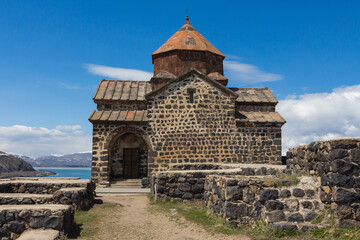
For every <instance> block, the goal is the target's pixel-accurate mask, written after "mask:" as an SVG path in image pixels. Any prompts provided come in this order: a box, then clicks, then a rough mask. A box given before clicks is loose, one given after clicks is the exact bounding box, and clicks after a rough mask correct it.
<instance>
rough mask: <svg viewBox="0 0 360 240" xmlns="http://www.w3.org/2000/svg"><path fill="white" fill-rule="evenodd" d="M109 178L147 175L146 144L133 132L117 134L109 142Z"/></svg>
mask: <svg viewBox="0 0 360 240" xmlns="http://www.w3.org/2000/svg"><path fill="white" fill-rule="evenodd" d="M109 150H110V158H109V161H110V162H109V163H110V164H109V165H110V180H115V179H126V178H142V177H146V176H147V169H148V167H147V165H148V162H147V152H148V150H147V146H146V143H145V141H144V139H143V138H142V137H140V136H138V135H136V134H134V133H124V134H119V136H118V137H116V138H115V139H114V140H113V141H112V143H111V144H110V148H109Z"/></svg>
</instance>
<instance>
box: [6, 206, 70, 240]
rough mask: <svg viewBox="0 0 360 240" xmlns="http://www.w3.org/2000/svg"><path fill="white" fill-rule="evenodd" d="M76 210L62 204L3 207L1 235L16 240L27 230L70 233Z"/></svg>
mask: <svg viewBox="0 0 360 240" xmlns="http://www.w3.org/2000/svg"><path fill="white" fill-rule="evenodd" d="M73 219H74V208H73V207H72V206H70V205H61V204H35V205H1V206H0V225H1V226H2V229H1V232H0V234H1V235H3V236H6V237H8V238H10V239H16V238H17V237H18V236H19V235H20V234H22V233H23V232H24V231H25V230H27V229H53V230H57V231H61V232H64V233H65V234H67V233H69V232H70V230H71V225H72V222H73Z"/></svg>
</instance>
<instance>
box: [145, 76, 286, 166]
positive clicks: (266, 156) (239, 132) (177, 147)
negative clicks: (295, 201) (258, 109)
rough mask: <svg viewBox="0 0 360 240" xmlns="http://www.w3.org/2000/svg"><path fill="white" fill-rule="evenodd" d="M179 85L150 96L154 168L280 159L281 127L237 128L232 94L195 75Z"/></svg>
mask: <svg viewBox="0 0 360 240" xmlns="http://www.w3.org/2000/svg"><path fill="white" fill-rule="evenodd" d="M176 84H177V85H176V86H174V87H172V88H171V89H168V90H165V91H164V92H162V93H160V94H159V95H157V96H156V97H154V98H153V99H149V104H148V118H149V121H150V122H149V125H150V129H151V134H150V141H151V144H152V147H153V153H152V154H151V156H150V157H149V168H150V169H151V170H153V171H164V170H167V169H168V166H169V164H176V163H195V162H198V163H245V162H251V163H280V162H281V128H280V126H274V127H271V126H267V127H264V126H254V127H236V123H235V98H234V97H229V96H227V95H225V94H224V93H222V92H221V91H219V90H217V89H216V88H214V87H213V86H211V85H209V84H208V83H206V82H204V81H202V80H200V79H198V78H195V77H189V78H188V79H186V80H184V81H181V82H178V83H176ZM188 91H194V103H189V94H188Z"/></svg>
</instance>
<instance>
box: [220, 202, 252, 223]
mask: <svg viewBox="0 0 360 240" xmlns="http://www.w3.org/2000/svg"><path fill="white" fill-rule="evenodd" d="M225 209H226V211H225V216H226V218H228V219H241V218H243V217H246V216H248V206H247V205H246V204H244V203H241V204H234V203H229V202H228V203H226V205H225Z"/></svg>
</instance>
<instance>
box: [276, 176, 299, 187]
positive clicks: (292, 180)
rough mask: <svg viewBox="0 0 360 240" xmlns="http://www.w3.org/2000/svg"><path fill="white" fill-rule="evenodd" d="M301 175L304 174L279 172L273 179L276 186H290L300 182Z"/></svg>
mask: <svg viewBox="0 0 360 240" xmlns="http://www.w3.org/2000/svg"><path fill="white" fill-rule="evenodd" d="M301 176H304V174H301V173H293V174H281V175H280V176H278V177H277V178H276V179H275V184H276V187H290V186H295V185H298V184H299V183H300V177H301ZM276 180H279V181H276Z"/></svg>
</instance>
